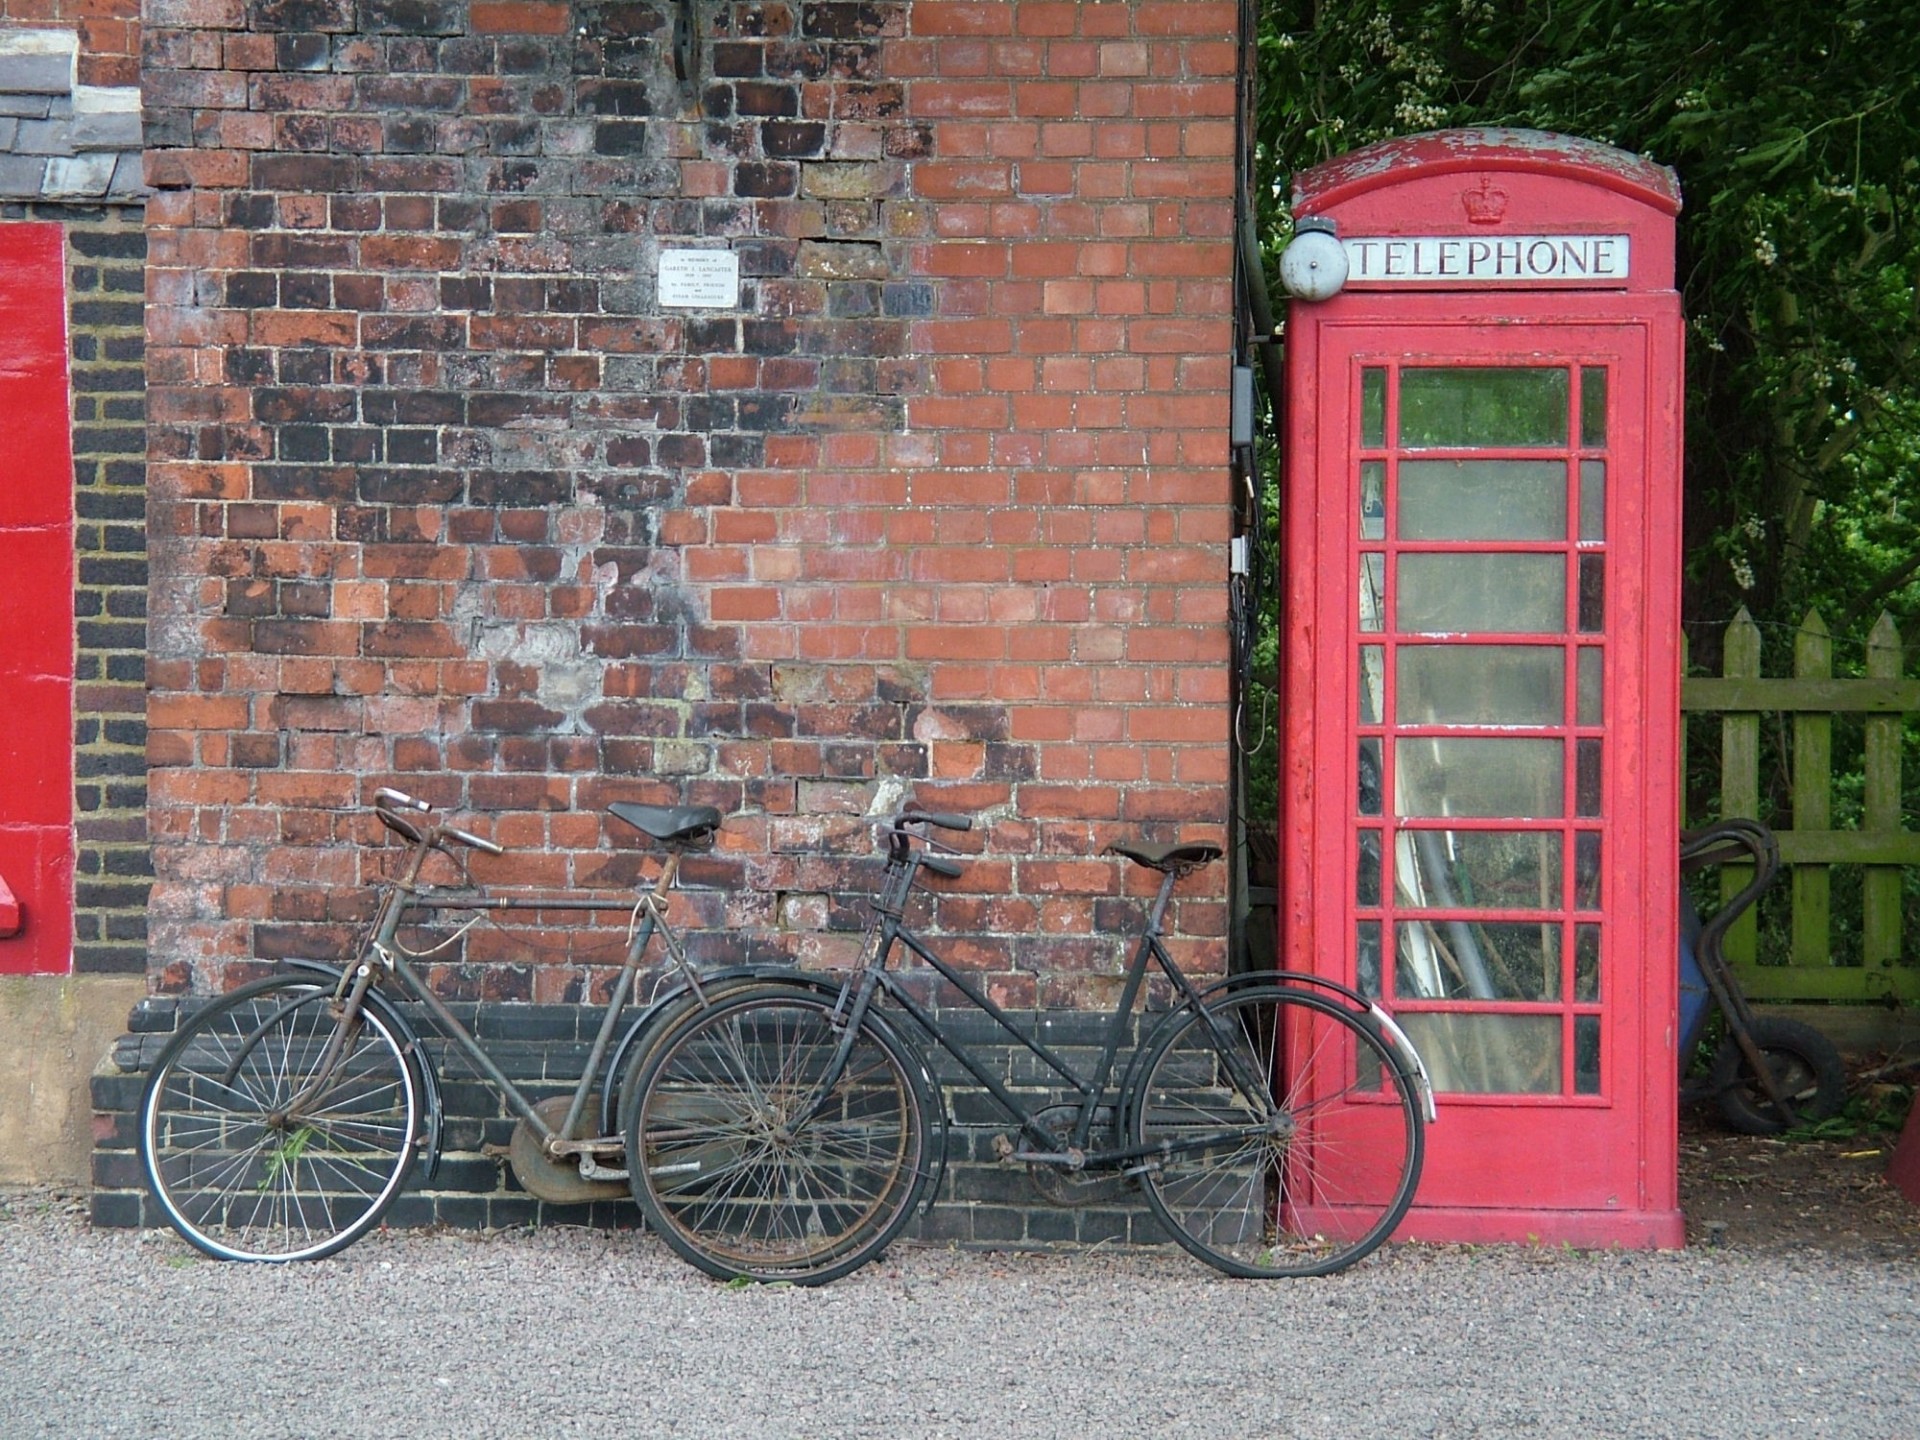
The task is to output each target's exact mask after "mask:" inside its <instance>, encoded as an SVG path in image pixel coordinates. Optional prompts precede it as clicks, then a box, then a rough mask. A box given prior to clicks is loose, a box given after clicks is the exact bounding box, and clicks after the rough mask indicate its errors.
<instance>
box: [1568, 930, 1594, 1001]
mask: <svg viewBox="0 0 1920 1440" xmlns="http://www.w3.org/2000/svg"><path fill="white" fill-rule="evenodd" d="M1573 998H1574V999H1576V1000H1582V1001H1587V1002H1589V1003H1592V1002H1595V1001H1598V1000H1599V998H1600V927H1599V926H1598V925H1576V926H1574V927H1573Z"/></svg>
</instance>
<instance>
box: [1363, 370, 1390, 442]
mask: <svg viewBox="0 0 1920 1440" xmlns="http://www.w3.org/2000/svg"><path fill="white" fill-rule="evenodd" d="M1360 443H1361V444H1362V445H1366V446H1370V447H1371V448H1373V449H1375V450H1378V449H1379V448H1380V447H1381V446H1383V445H1385V444H1386V443H1387V372H1386V371H1384V370H1378V369H1373V368H1371V367H1370V368H1368V369H1365V370H1362V371H1361V372H1360Z"/></svg>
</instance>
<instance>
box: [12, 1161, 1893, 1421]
mask: <svg viewBox="0 0 1920 1440" xmlns="http://www.w3.org/2000/svg"><path fill="white" fill-rule="evenodd" d="M82 1216H83V1210H82V1207H81V1206H80V1204H79V1203H78V1202H75V1201H71V1200H64V1199H61V1198H59V1197H55V1196H50V1195H47V1194H44V1193H37V1194H10V1195H0V1356H4V1357H5V1358H4V1360H3V1361H0V1434H4V1435H5V1436H7V1437H9V1440H12V1437H40V1436H84V1437H89V1440H92V1437H101V1436H116V1437H127V1436H132V1437H143V1440H145V1437H202V1436H246V1437H250V1440H251V1437H261V1440H274V1437H301V1440H307V1437H334V1436H339V1437H360V1436H379V1437H387V1436H406V1437H414V1436H418V1437H423V1440H434V1437H441V1436H448V1437H451V1436H460V1437H494V1436H502V1437H545V1436H575V1435H588V1434H595V1435H598V1434H606V1433H613V1434H618V1435H621V1436H624V1437H638V1436H656V1435H658V1436H686V1437H698V1440H709V1437H730V1436H749V1437H755V1440H777V1437H789V1436H791V1437H833V1440H838V1437H854V1436H885V1437H941V1436H994V1437H1003V1436H1004V1437H1029V1436H1031V1437H1053V1436H1062V1437H1082V1436H1124V1437H1132V1436H1155V1437H1158V1436H1205V1437H1207V1440H1221V1437H1225V1436H1229V1435H1240V1434H1251V1433H1255V1432H1256V1431H1257V1432H1258V1433H1261V1434H1263V1435H1268V1436H1273V1437H1290V1436H1311V1437H1341V1436H1349V1435H1352V1436H1366V1437H1368V1440H1374V1437H1379V1436H1394V1437H1403V1436H1448V1437H1451V1436H1508V1435H1522V1436H1581V1437H1592V1436H1685V1437H1690V1440H1691V1437H1701V1436H1740V1437H1749V1436H1780V1435H1785V1436H1799V1435H1809V1436H1860V1437H1872V1440H1911V1437H1914V1436H1920V1283H1916V1271H1915V1269H1914V1266H1913V1262H1912V1261H1911V1259H1910V1258H1906V1257H1903V1256H1899V1255H1892V1256H1876V1255H1872V1254H1851V1253H1849V1254H1834V1253H1830V1252H1823V1251H1819V1250H1813V1249H1800V1250H1786V1251H1771V1250H1770V1251H1765V1252H1751V1251H1745V1252H1743V1251H1741V1250H1737V1249H1722V1250H1690V1251H1685V1252H1678V1253H1669V1254H1620V1253H1612V1254H1582V1253H1574V1252H1567V1251H1540V1250H1519V1249H1467V1248H1454V1247H1396V1248H1393V1249H1390V1250H1388V1251H1386V1252H1384V1253H1383V1254H1381V1255H1379V1256H1376V1257H1374V1258H1372V1259H1370V1260H1368V1261H1367V1262H1365V1263H1364V1264H1362V1265H1360V1266H1358V1267H1356V1268H1355V1269H1354V1270H1351V1271H1348V1272H1347V1273H1345V1274H1343V1275H1339V1276H1335V1277H1333V1278H1332V1279H1328V1280H1317V1281H1298V1282H1291V1283H1287V1282H1281V1283H1274V1284H1251V1283H1244V1282H1234V1281H1230V1280H1227V1279H1224V1278H1223V1277H1220V1276H1217V1275H1215V1274H1213V1273H1212V1272H1211V1271H1208V1270H1206V1269H1205V1268H1204V1267H1202V1266H1200V1265H1199V1264H1198V1263H1197V1262H1193V1261H1190V1260H1188V1259H1187V1258H1186V1257H1185V1256H1184V1255H1183V1254H1179V1253H1170V1254H1159V1253H1138V1252H1136V1253H1081V1254H1076V1255H1047V1256H1035V1255H1018V1254H981V1253H960V1252H954V1251H948V1250H940V1249H932V1248H919V1247H899V1248H896V1249H895V1250H894V1251H893V1252H892V1253H891V1254H890V1255H888V1256H887V1257H886V1258H884V1259H883V1260H882V1261H881V1262H880V1263H878V1264H876V1265H873V1266H870V1267H868V1268H867V1269H866V1270H863V1271H861V1272H860V1273H858V1274H856V1275H854V1276H851V1277H849V1278H848V1279H846V1280H843V1281H841V1282H840V1283H838V1284H836V1285H833V1286H830V1287H828V1288H826V1289H822V1290H799V1289H791V1288H742V1289H732V1288H729V1287H726V1286H722V1285H717V1284H714V1283H712V1282H711V1281H708V1280H706V1279H704V1278H703V1277H701V1276H700V1275H698V1274H697V1273H696V1272H694V1271H692V1270H690V1269H688V1268H687V1267H685V1266H683V1265H682V1264H680V1263H679V1262H678V1261H677V1260H675V1259H673V1257H672V1256H671V1255H669V1254H668V1253H667V1252H666V1251H665V1249H664V1248H663V1247H661V1246H660V1245H659V1244H658V1243H656V1242H655V1241H653V1240H651V1239H649V1238H647V1237H646V1236H644V1235H641V1234H637V1233H608V1232H587V1231H569V1230H546V1231H542V1232H538V1233H510V1234H498V1235H487V1236H475V1235H471V1234H425V1233H419V1232H410V1233H400V1234H382V1235H375V1236H371V1237H369V1238H368V1239H366V1240H363V1241H362V1242H361V1243H360V1244H358V1245H357V1246H354V1247H353V1248H351V1249H350V1250H348V1251H347V1252H346V1253H345V1254H343V1255H341V1256H339V1257H337V1258H335V1259H332V1260H326V1261H321V1262H318V1263H314V1264H307V1265H298V1266H289V1267H267V1266H234V1265H222V1264H218V1263H216V1262H213V1261H209V1260H205V1259H202V1258H200V1257H199V1256H198V1255H197V1253H196V1252H194V1251H192V1250H190V1249H189V1248H188V1247H187V1246H186V1245H185V1244H184V1243H182V1242H181V1241H179V1240H177V1239H176V1238H174V1237H173V1236H172V1234H171V1233H170V1232H167V1233H147V1234H140V1233H137V1232H129V1231H98V1232H96V1231H93V1230H90V1229H89V1228H88V1227H87V1226H86V1225H85V1223H84V1220H83V1218H82Z"/></svg>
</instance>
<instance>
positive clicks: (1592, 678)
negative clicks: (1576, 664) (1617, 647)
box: [1576, 645, 1606, 725]
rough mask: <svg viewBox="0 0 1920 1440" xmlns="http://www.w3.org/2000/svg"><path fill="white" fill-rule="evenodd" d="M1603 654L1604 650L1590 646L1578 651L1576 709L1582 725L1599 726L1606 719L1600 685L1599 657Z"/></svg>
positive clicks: (1602, 692)
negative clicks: (1577, 697)
mask: <svg viewBox="0 0 1920 1440" xmlns="http://www.w3.org/2000/svg"><path fill="white" fill-rule="evenodd" d="M1605 654H1606V652H1605V651H1604V650H1601V649H1599V648H1597V647H1596V646H1592V645H1588V646H1586V647H1584V648H1583V649H1582V650H1581V651H1580V678H1579V681H1578V686H1579V699H1578V700H1577V702H1576V708H1577V711H1578V714H1579V717H1580V721H1579V723H1580V724H1582V725H1599V724H1602V723H1603V722H1604V721H1605V718H1606V707H1605V705H1604V703H1603V701H1602V698H1601V697H1602V695H1603V694H1604V691H1603V689H1602V687H1601V684H1600V666H1601V657H1602V656H1603V655H1605Z"/></svg>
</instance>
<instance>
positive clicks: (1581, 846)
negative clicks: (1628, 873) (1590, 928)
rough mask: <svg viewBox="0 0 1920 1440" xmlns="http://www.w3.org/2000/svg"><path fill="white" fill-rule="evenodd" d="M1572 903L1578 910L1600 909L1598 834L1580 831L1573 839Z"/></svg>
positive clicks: (1593, 831)
mask: <svg viewBox="0 0 1920 1440" xmlns="http://www.w3.org/2000/svg"><path fill="white" fill-rule="evenodd" d="M1573 903H1574V906H1575V908H1577V909H1580V910H1598V909H1599V908H1600V832H1599V831H1597V830H1582V831H1581V832H1580V833H1579V834H1578V835H1576V836H1574V837H1573Z"/></svg>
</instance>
